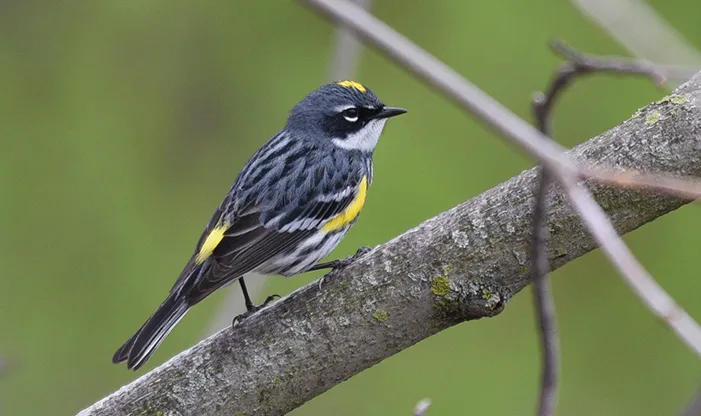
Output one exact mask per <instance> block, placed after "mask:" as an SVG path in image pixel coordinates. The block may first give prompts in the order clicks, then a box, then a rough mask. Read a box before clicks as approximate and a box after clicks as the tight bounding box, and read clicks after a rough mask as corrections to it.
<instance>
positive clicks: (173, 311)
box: [112, 294, 190, 370]
mask: <svg viewBox="0 0 701 416" xmlns="http://www.w3.org/2000/svg"><path fill="white" fill-rule="evenodd" d="M189 308H190V305H188V303H187V300H186V299H185V298H184V297H182V296H178V295H177V294H171V295H170V296H168V298H166V300H165V301H164V302H163V303H161V306H159V307H158V309H156V311H155V312H154V313H153V315H151V316H150V317H149V318H148V320H147V321H146V322H145V323H144V324H143V325H142V326H141V328H140V329H139V330H138V331H137V332H136V334H134V335H132V337H131V338H129V340H128V341H127V342H125V343H124V345H122V346H121V347H120V348H119V349H118V350H117V352H115V353H114V356H113V357H112V362H113V363H115V364H117V363H121V362H122V361H126V362H127V367H128V368H129V369H133V370H136V369H138V368H139V367H141V366H142V365H143V364H144V363H145V362H146V360H148V359H149V357H151V355H152V354H153V353H154V352H155V351H156V348H158V346H159V345H161V342H163V340H164V339H165V337H166V336H168V333H170V331H171V330H172V329H173V327H175V325H176V324H177V323H178V322H179V321H180V320H181V319H182V318H183V316H185V313H187V311H188V309H189Z"/></svg>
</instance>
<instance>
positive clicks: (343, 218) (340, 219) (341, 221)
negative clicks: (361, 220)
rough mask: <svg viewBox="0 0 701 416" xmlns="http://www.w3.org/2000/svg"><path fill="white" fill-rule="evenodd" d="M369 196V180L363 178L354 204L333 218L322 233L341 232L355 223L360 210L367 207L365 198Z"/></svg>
mask: <svg viewBox="0 0 701 416" xmlns="http://www.w3.org/2000/svg"><path fill="white" fill-rule="evenodd" d="M367 196H368V178H367V176H363V179H362V180H361V181H360V185H359V186H358V195H356V197H355V199H354V200H353V202H351V203H350V205H348V206H347V207H346V209H344V210H343V211H342V212H341V213H340V214H338V215H336V216H335V217H333V218H332V219H331V220H330V221H329V222H327V223H326V224H324V226H323V227H321V230H322V231H326V232H331V231H336V230H340V229H341V228H343V227H345V226H346V225H348V224H350V223H351V222H353V220H355V219H356V218H357V217H358V214H360V210H362V209H363V205H365V198H366V197H367Z"/></svg>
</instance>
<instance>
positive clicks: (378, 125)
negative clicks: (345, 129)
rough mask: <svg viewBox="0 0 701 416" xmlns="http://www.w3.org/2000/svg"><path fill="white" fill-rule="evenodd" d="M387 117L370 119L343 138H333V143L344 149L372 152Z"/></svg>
mask: <svg viewBox="0 0 701 416" xmlns="http://www.w3.org/2000/svg"><path fill="white" fill-rule="evenodd" d="M386 122H387V119H375V120H370V121H369V122H368V124H366V125H365V127H363V128H362V129H360V130H358V131H357V132H355V133H353V134H349V135H348V137H346V138H345V139H333V140H331V141H332V142H333V144H335V145H336V146H338V147H340V148H341V149H346V150H362V151H364V152H372V151H373V150H375V146H377V142H378V141H379V140H380V135H382V130H383V129H384V128H385V123H386Z"/></svg>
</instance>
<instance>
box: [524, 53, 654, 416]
mask: <svg viewBox="0 0 701 416" xmlns="http://www.w3.org/2000/svg"><path fill="white" fill-rule="evenodd" d="M551 46H552V48H553V50H554V51H555V52H556V53H558V54H559V55H560V56H562V57H564V58H565V59H567V60H568V62H567V63H565V64H563V65H562V67H561V68H560V69H559V70H558V71H557V72H556V73H555V76H554V77H553V79H552V81H551V82H550V83H549V87H548V89H547V92H546V93H545V94H542V93H539V94H536V95H535V96H534V97H533V115H534V118H535V121H536V126H537V127H538V130H540V131H541V132H542V133H543V134H544V135H546V136H549V137H553V134H552V127H551V113H552V109H553V106H554V103H555V102H556V100H557V98H558V97H559V95H560V93H561V92H563V91H564V90H565V89H566V88H567V86H568V85H569V84H570V83H571V82H573V81H574V80H575V78H577V77H578V76H582V75H586V74H590V73H594V72H613V73H617V74H638V75H645V76H647V77H649V78H650V79H652V80H653V81H654V82H656V83H657V84H658V85H663V84H664V83H665V81H666V79H665V76H664V74H662V73H661V72H660V71H659V69H658V68H657V67H655V66H653V65H651V64H649V63H647V62H641V61H635V60H630V59H622V58H602V57H595V56H591V55H585V54H583V53H580V52H578V51H576V50H575V49H573V48H570V47H568V46H567V45H565V44H564V43H562V42H553V43H552V45H551ZM616 179H621V178H616ZM549 183H550V171H549V169H548V168H547V167H544V168H543V169H542V170H541V174H540V178H539V183H538V189H537V190H536V202H535V204H536V205H535V208H534V210H533V242H532V244H531V250H532V257H533V286H534V288H533V294H534V300H535V308H536V312H537V313H536V316H537V318H538V326H539V329H540V331H539V333H540V338H541V349H542V360H543V366H542V373H541V388H540V397H539V402H538V414H539V415H540V416H550V415H553V414H554V413H555V407H556V405H557V384H558V379H559V372H560V365H559V340H558V336H557V319H556V312H555V301H554V299H553V296H552V290H551V287H550V280H549V278H548V257H547V238H548V231H549V229H548V222H547V218H546V217H545V212H547V204H548V200H547V196H548V193H547V187H548V184H549Z"/></svg>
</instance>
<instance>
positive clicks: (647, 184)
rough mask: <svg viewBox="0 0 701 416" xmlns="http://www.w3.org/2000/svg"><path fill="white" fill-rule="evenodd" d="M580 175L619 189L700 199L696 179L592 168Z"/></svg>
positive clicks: (700, 192) (700, 195) (700, 188)
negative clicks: (650, 191)
mask: <svg viewBox="0 0 701 416" xmlns="http://www.w3.org/2000/svg"><path fill="white" fill-rule="evenodd" d="M580 173H581V175H582V176H583V177H585V178H589V179H592V180H594V181H596V182H599V183H603V184H607V185H612V186H616V187H619V188H633V189H636V188H637V189H648V190H652V191H657V192H660V193H663V194H665V195H669V196H675V197H678V198H683V199H690V200H696V199H701V181H699V180H698V179H696V178H674V177H671V176H668V175H655V174H646V173H643V172H639V171H635V170H631V169H628V170H626V171H623V172H614V171H611V170H608V169H599V168H594V167H586V168H580Z"/></svg>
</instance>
